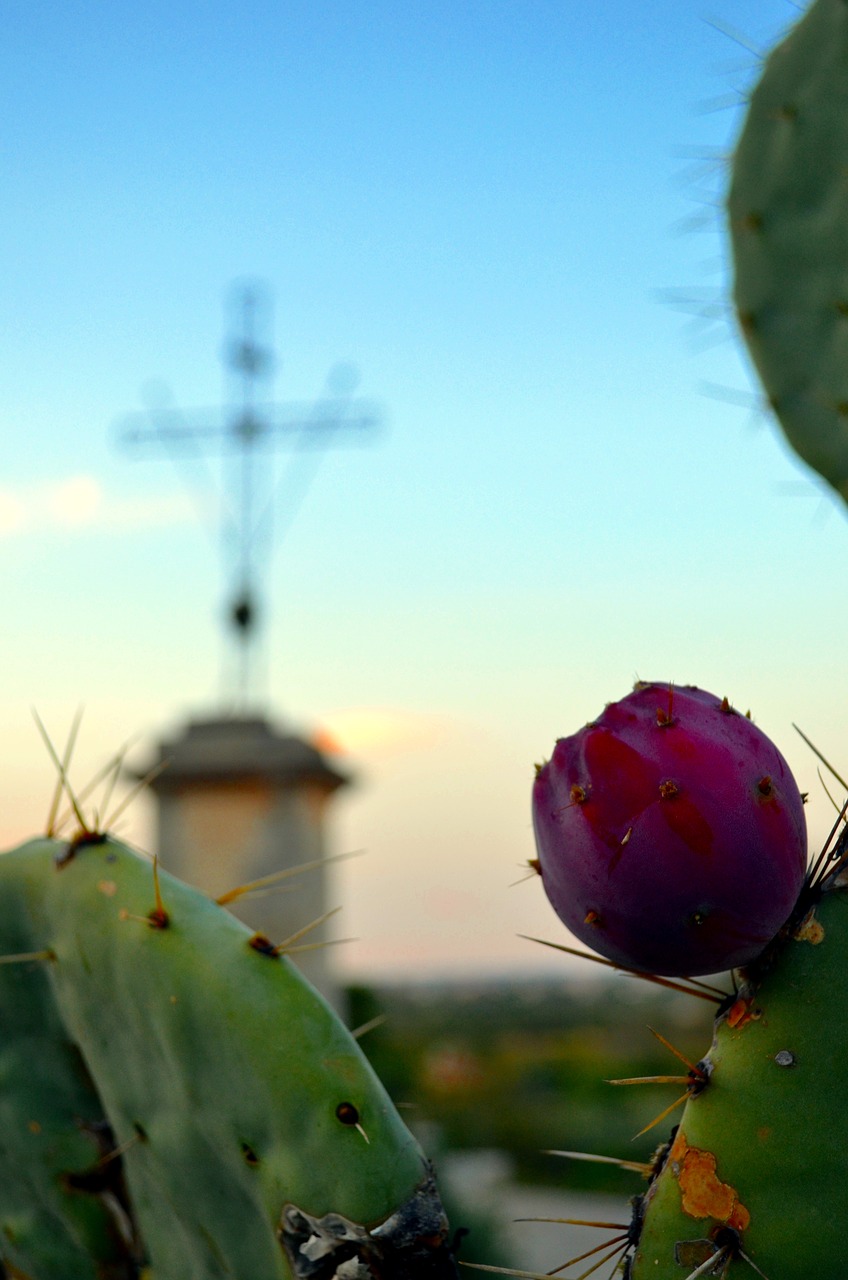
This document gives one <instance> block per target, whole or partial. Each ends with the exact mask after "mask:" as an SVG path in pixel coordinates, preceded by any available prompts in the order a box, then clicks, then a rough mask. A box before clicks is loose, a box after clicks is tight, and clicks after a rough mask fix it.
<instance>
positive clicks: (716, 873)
mask: <svg viewBox="0 0 848 1280" xmlns="http://www.w3.org/2000/svg"><path fill="white" fill-rule="evenodd" d="M533 825H534V830H535V835H536V845H537V849H538V854H539V860H538V870H539V871H540V874H541V877H542V883H543V885H544V888H545V891H546V893H547V895H548V897H549V899H550V901H551V904H552V905H553V907H554V909H555V911H556V912H557V914H558V915H559V917H560V919H561V920H562V921H563V923H564V924H566V925H567V927H568V928H569V929H570V930H571V931H572V932H573V933H574V934H575V935H576V936H577V937H578V938H580V939H581V940H582V941H583V942H585V943H587V945H589V946H590V947H592V948H593V949H594V950H596V951H598V952H600V954H601V955H603V956H606V957H607V958H608V959H609V960H612V961H613V962H614V963H616V964H619V965H621V966H623V967H625V968H630V969H638V970H644V971H649V972H651V973H658V974H666V975H691V974H704V973H715V972H718V971H720V970H724V969H730V968H734V967H736V966H738V965H742V964H747V963H748V962H750V961H751V960H753V959H754V958H755V957H756V956H757V955H759V953H760V952H761V951H762V950H763V948H764V947H765V946H766V944H767V943H768V942H770V941H771V939H772V938H773V937H774V936H775V934H776V933H777V932H778V930H779V929H780V927H781V925H782V924H783V923H784V921H785V920H786V919H787V917H788V916H789V915H790V913H791V911H792V908H793V907H794V905H795V902H796V900H797V897H798V893H799V891H800V889H801V885H802V883H803V879H804V874H805V870H806V861H807V836H806V823H805V818H804V811H803V799H802V797H801V794H800V792H799V790H798V787H797V785H796V783H795V780H794V778H793V777H792V774H791V772H790V770H789V766H788V765H787V763H786V761H785V760H784V758H783V756H782V755H781V754H780V752H779V751H778V749H777V748H776V747H775V746H774V744H773V743H772V742H770V740H769V739H768V738H767V737H766V735H765V734H764V733H762V732H761V730H759V729H758V728H757V727H756V725H754V724H753V723H752V722H751V720H750V719H749V718H748V717H746V716H744V715H741V714H739V712H737V711H735V710H734V708H733V707H732V706H731V705H730V703H729V702H728V701H727V699H726V698H725V699H722V698H718V697H716V696H714V695H713V694H710V693H706V692H704V691H703V690H701V689H697V688H695V687H693V686H687V687H684V688H680V687H677V686H670V685H667V684H648V683H640V684H638V685H637V686H636V688H635V690H634V691H633V692H632V693H631V694H629V695H628V696H627V697H626V698H623V699H622V700H621V701H620V702H615V703H610V704H609V705H608V706H607V707H606V708H605V710H604V712H603V714H602V715H601V716H599V717H598V719H597V720H594V721H592V722H591V723H590V724H588V725H586V726H585V727H584V728H582V729H580V730H579V731H578V732H577V733H575V734H573V735H572V736H571V737H568V738H561V739H560V740H559V741H558V742H557V744H556V746H555V748H554V752H553V755H552V757H551V759H550V761H548V763H547V764H545V765H542V766H541V767H540V768H539V769H538V771H537V776H536V780H535V783H534V787H533Z"/></svg>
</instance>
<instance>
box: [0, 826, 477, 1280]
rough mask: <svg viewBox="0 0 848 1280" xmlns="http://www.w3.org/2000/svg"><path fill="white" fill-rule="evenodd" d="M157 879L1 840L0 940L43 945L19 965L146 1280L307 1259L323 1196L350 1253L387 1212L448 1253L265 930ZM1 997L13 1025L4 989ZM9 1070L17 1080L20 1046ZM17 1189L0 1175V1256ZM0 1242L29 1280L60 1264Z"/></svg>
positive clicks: (126, 857)
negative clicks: (80, 1066) (105, 1139)
mask: <svg viewBox="0 0 848 1280" xmlns="http://www.w3.org/2000/svg"><path fill="white" fill-rule="evenodd" d="M160 882H161V894H162V899H161V903H158V902H157V897H156V890H155V887H154V875H153V866H152V864H151V862H150V861H149V860H148V859H146V858H143V857H140V856H138V855H137V854H135V853H134V852H132V851H131V850H130V849H128V848H127V847H126V846H124V845H122V844H120V843H118V842H117V841H115V840H112V839H106V838H103V837H98V836H95V837H86V838H83V839H82V840H81V841H79V842H78V843H77V844H76V845H73V844H72V845H70V846H69V845H67V844H64V845H63V844H61V843H59V842H57V841H54V840H48V839H45V840H38V841H32V842H30V843H28V844H26V845H23V846H22V847H21V848H19V849H17V850H14V851H13V852H11V853H7V854H5V855H3V856H2V857H0V944H2V945H0V950H5V951H11V950H13V949H15V950H36V949H41V948H49V949H50V951H51V952H52V954H53V956H55V959H53V960H50V961H47V962H43V963H42V965H41V967H40V969H38V971H37V972H36V973H35V974H33V973H29V977H30V978H32V980H33V981H34V980H35V979H38V980H39V981H40V982H41V983H42V985H43V984H44V983H45V982H47V983H48V984H49V987H50V989H51V990H52V993H53V997H54V1001H55V1003H54V1004H53V1005H52V1006H51V1007H52V1008H54V1009H57V1010H58V1011H59V1014H60V1016H61V1028H57V1031H56V1036H55V1037H54V1038H55V1039H56V1040H57V1041H58V1040H60V1039H62V1036H63V1035H64V1043H65V1044H68V1042H70V1044H72V1045H75V1046H76V1047H77V1050H78V1052H79V1054H80V1055H81V1058H82V1059H83V1060H84V1063H85V1068H86V1072H87V1073H88V1077H89V1078H90V1080H91V1081H92V1082H93V1088H94V1089H96V1098H97V1099H99V1106H100V1107H101V1108H102V1114H103V1115H104V1116H105V1117H106V1118H108V1122H109V1125H110V1127H111V1131H112V1133H113V1134H114V1140H115V1142H117V1144H118V1146H119V1148H123V1154H122V1157H121V1166H122V1169H123V1173H124V1175H125V1177H126V1184H127V1187H128V1191H129V1201H130V1204H131V1208H132V1213H133V1215H134V1217H135V1219H136V1221H137V1223H138V1227H139V1229H140V1234H141V1238H142V1240H143V1242H144V1257H145V1259H146V1260H148V1261H149V1264H150V1268H151V1272H150V1274H151V1277H152V1280H217V1278H218V1277H225V1276H226V1277H239V1278H240V1280H259V1278H261V1280H274V1278H275V1277H277V1278H279V1280H284V1278H285V1277H286V1276H287V1275H288V1274H289V1272H290V1264H291V1265H292V1266H293V1269H294V1270H295V1272H297V1273H298V1274H305V1273H306V1271H307V1270H308V1268H309V1266H311V1265H312V1262H314V1258H313V1254H314V1253H315V1251H316V1249H317V1250H318V1251H319V1252H322V1251H323V1254H326V1255H327V1256H328V1257H329V1256H330V1255H331V1250H332V1247H335V1245H334V1244H332V1242H329V1243H328V1241H327V1240H324V1238H323V1234H322V1233H324V1228H323V1227H322V1225H321V1224H322V1223H323V1224H326V1223H327V1221H328V1215H329V1216H330V1217H329V1222H330V1224H331V1227H332V1230H336V1226H337V1224H338V1223H339V1222H344V1223H346V1224H347V1226H346V1228H345V1230H348V1229H349V1230H350V1232H352V1233H353V1235H355V1236H356V1237H357V1240H358V1242H359V1243H358V1244H357V1246H356V1249H355V1250H354V1252H355V1253H356V1255H357V1256H363V1254H366V1253H367V1252H368V1250H369V1249H370V1250H371V1251H372V1252H373V1253H374V1254H375V1256H376V1255H377V1254H378V1253H379V1252H380V1249H381V1248H382V1249H384V1250H385V1248H388V1247H389V1245H388V1244H387V1243H386V1241H387V1240H389V1242H390V1243H391V1240H394V1239H395V1237H396V1236H397V1230H396V1231H395V1237H392V1230H393V1229H394V1228H393V1226H392V1224H394V1227H397V1226H398V1222H400V1228H402V1231H403V1232H405V1233H406V1235H407V1236H408V1235H409V1234H410V1232H412V1234H414V1232H415V1229H416V1226H417V1227H420V1229H421V1232H422V1233H423V1232H424V1231H425V1229H426V1234H428V1235H430V1236H432V1234H433V1233H435V1234H436V1236H438V1237H439V1241H438V1242H437V1252H438V1251H439V1250H440V1249H441V1250H442V1252H443V1253H444V1254H447V1249H446V1247H443V1245H442V1242H441V1239H442V1237H443V1236H444V1232H445V1230H446V1226H447V1224H446V1223H445V1222H444V1220H443V1217H442V1216H441V1211H440V1207H439V1206H438V1200H437V1198H436V1197H435V1192H434V1191H433V1190H432V1186H431V1182H430V1175H429V1168H428V1166H427V1164H426V1161H425V1160H424V1157H423V1155H422V1153H421V1151H420V1149H419V1147H418V1145H417V1143H416V1142H415V1140H414V1139H413V1138H412V1136H411V1135H410V1134H409V1132H408V1130H407V1129H406V1128H405V1126H404V1125H403V1124H402V1122H401V1120H400V1118H399V1117H398V1115H397V1112H396V1111H395V1109H394V1107H393V1106H392V1104H391V1102H390V1101H389V1098H388V1097H387V1095H386V1093H385V1092H384V1090H383V1088H382V1086H381V1085H380V1084H379V1082H378V1080H377V1079H376V1077H375V1075H374V1074H373V1072H372V1071H371V1069H370V1067H369V1066H368V1064H367V1062H366V1060H365V1059H364V1057H363V1055H362V1053H361V1051H360V1050H359V1048H358V1046H357V1044H356V1042H355V1040H354V1039H353V1038H352V1037H351V1035H350V1033H349V1032H347V1031H346V1029H345V1028H344V1027H343V1025H342V1024H341V1023H340V1021H339V1020H338V1018H337V1017H336V1015H335V1014H334V1013H333V1012H332V1010H331V1009H330V1008H329V1006H327V1005H326V1004H325V1002H324V1001H323V1000H322V999H321V998H320V997H319V996H318V995H317V994H316V993H315V992H314V991H313V989H312V988H311V987H310V986H309V985H308V984H307V983H306V982H305V981H304V979H302V978H301V977H300V975H299V974H298V973H297V971H296V970H295V968H294V966H293V965H291V964H290V962H289V961H287V960H286V959H285V957H283V956H278V955H276V954H274V953H273V952H272V951H271V949H270V946H269V944H268V943H267V941H264V942H263V940H261V939H255V938H252V936H251V934H250V932H249V930H247V929H246V928H245V926H244V925H243V924H241V923H240V922H239V921H237V920H236V919H235V918H234V917H232V916H231V915H230V914H229V913H228V912H227V911H226V910H224V909H223V908H222V907H219V906H218V905H217V904H216V903H214V902H211V901H209V900H208V899H206V898H205V897H204V896H203V895H201V894H199V893H198V892H196V891H195V890H193V889H190V888H188V887H187V886H186V885H184V884H182V883H180V882H179V881H177V880H175V879H173V878H172V877H170V876H168V875H166V874H164V873H163V874H162V875H161V877H160ZM163 906H164V912H163V910H162V907H163ZM12 921H14V922H16V929H15V931H14V937H12V929H11V922H12ZM22 921H23V922H24V924H23V926H22V925H21V922H22ZM11 967H12V966H10V968H11ZM27 968H28V970H29V969H30V968H31V966H28V967H27ZM7 985H8V984H7ZM4 994H5V987H2V988H0V999H2V998H3V995H4ZM0 1016H2V1017H3V1020H4V1023H5V1024H6V1025H7V1026H9V1025H10V1024H11V1025H13V1019H14V1009H13V1008H12V1006H11V1005H9V1006H3V1007H0ZM72 1052H76V1051H72ZM9 1070H10V1071H11V1072H12V1074H14V1073H15V1072H17V1076H16V1087H17V1089H18V1093H19V1095H25V1094H26V1091H27V1089H28V1087H29V1082H28V1076H27V1073H26V1071H25V1070H24V1068H23V1066H22V1064H20V1063H18V1064H12V1066H11V1067H10V1068H9ZM63 1070H64V1071H65V1074H68V1072H67V1068H66V1067H65V1068H63ZM88 1100H89V1103H90V1102H91V1101H92V1099H91V1098H89V1099H88ZM16 1105H18V1106H22V1103H20V1102H19V1103H18V1104H16ZM23 1114H24V1117H25V1119H26V1118H28V1117H29V1114H30V1111H28V1110H24V1111H23ZM68 1127H70V1128H75V1130H78V1126H67V1125H66V1128H68ZM68 1136H69V1138H70V1136H73V1135H68ZM75 1136H76V1139H77V1141H83V1140H84V1139H83V1138H81V1137H80V1134H79V1132H78V1131H77V1132H75ZM55 1159H59V1157H58V1156H56V1157H55ZM54 1162H55V1160H54ZM78 1164H79V1158H78V1157H77V1165H78ZM77 1165H74V1167H77ZM4 1183H5V1180H4ZM16 1203H17V1202H16V1200H15V1197H14V1195H12V1196H11V1197H10V1195H9V1193H8V1188H7V1186H6V1185H3V1186H0V1257H5V1256H6V1254H5V1244H4V1241H3V1238H2V1237H3V1224H4V1223H6V1222H7V1221H10V1222H11V1221H12V1219H13V1217H14V1212H15V1208H16ZM410 1206H411V1207H410ZM284 1214H285V1215H286V1217H285V1220H284ZM399 1214H400V1219H399V1218H398V1215H399ZM428 1214H429V1219H428ZM10 1215H11V1216H10ZM404 1215H405V1216H404ZM410 1215H411V1218H410ZM401 1219H402V1221H401ZM387 1220H389V1222H387ZM304 1224H306V1225H304ZM281 1225H282V1226H284V1227H285V1228H286V1230H285V1232H284V1238H281V1237H280V1235H279V1232H280V1228H281ZM400 1228H399V1229H400ZM381 1231H382V1232H383V1235H382V1236H381V1235H380V1232H381ZM324 1234H325V1233H324ZM330 1234H331V1235H332V1231H331V1232H330ZM389 1238H391V1240H390V1239H389ZM333 1240H335V1237H333ZM284 1245H285V1248H284V1247H283V1246H284ZM428 1247H431V1246H428ZM352 1248H353V1246H350V1247H349V1248H348V1251H347V1255H346V1256H348V1257H350V1256H351V1249H352ZM299 1249H302V1250H303V1253H302V1255H301V1254H299V1253H298V1250H299ZM8 1258H9V1261H11V1262H12V1263H13V1264H14V1265H15V1266H16V1267H19V1269H20V1270H21V1271H22V1272H24V1273H26V1274H27V1275H30V1274H32V1275H33V1276H34V1277H35V1278H36V1280H69V1278H70V1277H71V1275H72V1273H71V1271H70V1270H68V1269H67V1268H64V1267H62V1266H59V1267H58V1268H55V1267H54V1268H53V1269H52V1270H51V1269H50V1268H49V1267H47V1266H46V1265H44V1266H42V1265H41V1264H40V1262H39V1264H38V1265H36V1260H35V1255H34V1254H33V1255H32V1257H31V1258H29V1259H27V1258H26V1257H24V1256H20V1257H19V1256H18V1255H15V1256H14V1257H13V1256H12V1255H11V1254H9V1255H8ZM310 1260H311V1261H310ZM442 1261H443V1262H444V1263H445V1265H446V1266H447V1267H448V1270H451V1269H452V1262H451V1263H450V1265H448V1263H447V1261H446V1259H444V1258H443V1259H442ZM301 1263H303V1269H301V1270H299V1267H300V1264H301ZM326 1270H327V1268H326V1267H325V1271H326ZM332 1271H333V1268H332V1267H330V1268H329V1271H328V1272H327V1274H328V1275H331V1274H332ZM79 1274H80V1276H81V1277H82V1276H83V1275H85V1276H86V1277H87V1276H88V1275H89V1274H91V1273H90V1272H83V1271H80V1272H79ZM97 1274H98V1275H99V1276H103V1275H105V1274H106V1273H105V1272H97ZM316 1274H317V1272H316ZM323 1274H324V1272H322V1275H323ZM389 1274H391V1270H389Z"/></svg>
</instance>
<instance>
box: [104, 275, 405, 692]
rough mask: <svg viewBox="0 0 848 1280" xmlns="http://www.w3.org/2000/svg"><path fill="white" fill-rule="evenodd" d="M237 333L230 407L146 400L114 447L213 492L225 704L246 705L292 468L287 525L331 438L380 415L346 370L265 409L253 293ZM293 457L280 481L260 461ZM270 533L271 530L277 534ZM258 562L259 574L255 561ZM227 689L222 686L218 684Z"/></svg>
mask: <svg viewBox="0 0 848 1280" xmlns="http://www.w3.org/2000/svg"><path fill="white" fill-rule="evenodd" d="M238 309H239V311H240V313H241V324H240V332H239V333H238V334H237V335H236V336H235V337H234V338H231V340H230V341H229V342H228V343H227V347H226V362H227V364H228V367H229V369H230V370H231V372H232V374H233V378H234V392H235V394H234V396H233V407H232V409H231V410H230V411H229V413H226V414H224V415H223V416H222V414H221V411H220V410H215V409H195V410H190V411H188V412H183V411H181V410H178V409H174V408H171V407H170V404H169V400H170V397H169V396H168V395H167V393H166V394H165V395H163V394H162V392H161V390H157V391H156V392H151V393H150V394H149V395H148V397H147V399H148V408H147V411H146V412H139V413H132V414H129V415H127V416H126V417H124V418H123V419H122V420H121V422H120V423H119V424H118V441H119V443H120V444H121V445H122V446H124V447H126V448H129V449H133V450H136V449H142V450H143V449H144V447H145V446H153V447H155V448H156V449H159V450H164V451H165V452H166V453H167V454H168V455H169V456H170V457H171V458H172V460H173V461H174V462H175V463H179V462H181V461H183V462H185V461H189V462H194V463H195V464H196V465H197V466H199V467H201V468H202V470H203V472H204V480H205V483H206V485H207V486H208V484H209V482H210V480H211V483H212V484H213V485H214V486H215V487H219V488H220V489H221V490H222V492H221V498H222V502H221V507H220V522H221V535H222V545H223V551H224V560H225V575H226V576H227V577H228V578H229V592H228V601H227V613H226V618H227V623H228V633H229V635H230V637H231V639H232V640H233V643H234V645H235V649H236V657H237V661H236V672H237V674H236V680H235V686H236V687H235V689H234V691H233V692H234V697H235V701H236V704H237V705H239V704H240V705H241V706H244V705H246V704H247V702H248V701H249V698H250V693H251V682H252V679H253V678H254V674H253V670H252V664H251V659H252V658H253V656H254V654H255V647H256V640H257V624H258V617H259V598H260V589H259V585H258V579H259V577H260V573H261V570H262V567H264V568H265V569H266V570H267V566H268V561H269V558H270V551H271V546H272V541H273V534H274V531H275V530H274V519H273V517H274V513H275V509H276V508H277V507H278V505H279V502H280V491H281V489H282V488H283V484H284V481H285V480H286V479H287V478H289V479H291V478H292V477H293V476H294V464H295V461H296V460H299V461H300V462H301V464H303V462H304V460H305V459H306V457H307V456H309V458H310V459H311V468H310V469H308V470H307V471H306V474H304V471H305V469H304V466H303V465H301V469H300V481H299V489H300V492H299V493H298V494H296V500H295V502H293V503H291V504H290V509H289V511H288V513H287V514H288V517H289V523H290V522H291V519H292V518H293V516H294V510H295V508H296V506H297V505H298V504H299V501H300V500H302V497H303V494H304V492H305V489H306V487H308V484H309V482H310V480H311V478H312V475H313V474H314V471H315V468H316V466H317V462H318V460H319V459H320V456H321V454H322V453H323V452H324V451H325V450H326V449H327V448H328V447H329V445H330V444H331V443H335V440H334V437H335V436H336V434H337V433H339V432H341V431H344V432H345V433H349V432H353V433H355V434H358V435H360V436H363V435H367V434H369V433H370V432H372V431H373V430H374V429H375V428H376V427H378V426H379V424H380V421H381V415H380V412H379V409H378V407H377V406H376V405H375V404H374V403H373V402H371V401H366V400H363V399H360V398H356V399H354V398H353V392H354V391H355V389H356V385H357V382H358V377H357V374H356V371H355V370H354V369H352V368H351V367H350V366H347V365H338V366H336V368H335V369H333V370H331V371H330V374H329V375H328V378H327V387H326V392H325V394H324V395H323V396H322V397H320V398H319V399H317V400H315V401H313V402H312V403H295V402H286V403H273V402H272V401H271V400H270V398H269V397H268V396H267V395H266V394H265V393H266V392H267V390H268V388H269V385H270V381H271V377H272V374H273V370H274V365H275V360H274V354H273V351H272V349H271V348H270V347H269V346H268V345H266V344H265V343H264V342H263V341H261V340H260V335H259V333H258V330H260V329H261V328H263V327H267V326H265V325H263V324H262V321H263V319H267V315H264V314H263V313H267V309H268V308H267V298H266V297H265V295H264V294H263V292H262V290H261V289H260V288H259V287H258V286H257V285H250V286H245V287H243V288H242V289H241V290H240V291H239V294H238ZM285 446H288V447H289V448H291V449H292V450H294V451H295V458H293V459H292V460H291V463H290V467H289V468H288V472H287V473H286V472H284V473H283V475H282V476H277V474H276V469H275V468H274V466H273V463H271V462H270V461H269V460H268V459H267V455H268V454H269V453H273V452H274V451H276V450H277V449H279V448H281V447H285ZM213 454H220V455H221V456H222V457H223V476H222V482H221V483H220V484H216V481H215V478H214V476H212V475H211V474H210V468H209V463H208V459H209V456H210V455H213ZM277 532H279V530H277ZM263 559H264V562H265V563H264V566H261V565H260V561H262V560H263ZM224 685H225V687H226V676H225V679H224Z"/></svg>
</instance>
